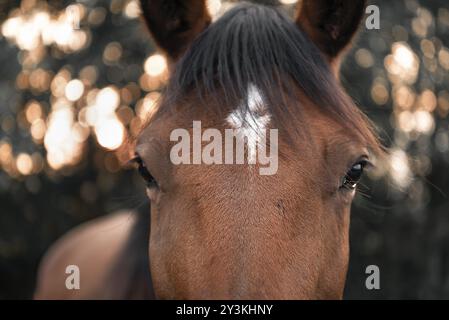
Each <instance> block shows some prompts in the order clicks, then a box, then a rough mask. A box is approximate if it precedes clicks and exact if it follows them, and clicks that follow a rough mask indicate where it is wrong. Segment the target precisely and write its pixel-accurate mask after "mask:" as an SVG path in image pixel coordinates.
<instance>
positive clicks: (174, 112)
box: [36, 0, 381, 299]
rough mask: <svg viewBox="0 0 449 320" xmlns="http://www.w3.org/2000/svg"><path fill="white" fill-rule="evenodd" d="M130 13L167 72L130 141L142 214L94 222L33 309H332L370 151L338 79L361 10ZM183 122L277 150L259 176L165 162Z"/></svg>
mask: <svg viewBox="0 0 449 320" xmlns="http://www.w3.org/2000/svg"><path fill="white" fill-rule="evenodd" d="M141 5H142V9H143V15H144V18H145V20H146V23H147V25H148V27H149V30H150V32H151V34H152V35H153V37H154V39H155V41H156V43H157V44H158V46H159V47H160V48H161V49H162V50H163V51H164V52H165V54H166V55H167V57H168V59H169V61H170V69H171V77H170V80H169V83H168V85H167V88H166V90H165V92H164V93H163V95H162V99H161V101H160V104H159V107H158V111H157V112H156V113H155V114H154V115H153V116H152V117H151V119H150V120H149V121H148V124H147V125H146V126H145V127H144V128H143V130H142V132H141V134H140V136H139V137H138V139H137V141H136V142H135V158H134V159H133V161H134V162H135V163H136V164H137V167H138V170H139V173H140V174H141V175H142V178H143V179H144V181H145V183H146V184H147V194H148V197H149V199H150V201H151V210H150V211H151V214H150V213H146V212H142V213H139V215H137V217H136V216H132V215H130V214H122V215H116V216H113V217H107V218H103V219H102V220H100V221H97V222H93V223H90V224H89V225H87V226H83V227H80V228H78V229H77V230H76V231H74V232H73V233H71V234H70V235H68V236H66V237H65V238H64V239H63V240H62V241H59V243H58V244H57V245H56V246H55V247H54V248H53V249H52V250H51V251H50V253H49V254H48V255H47V256H46V258H45V259H44V262H43V263H42V267H41V271H40V276H39V282H38V286H37V290H36V297H37V298H147V297H150V296H151V293H152V292H154V294H155V297H156V298H162V299H173V298H176V299H178V298H185V299H228V298H231V299H247V298H249V299H266V298H269V299H329V298H330V299H337V298H341V297H342V295H343V289H344V284H345V277H346V272H347V266H348V259H349V245H348V233H349V220H350V205H351V202H352V199H353V197H354V194H355V189H356V186H357V183H358V182H359V180H360V178H361V176H362V174H363V169H364V167H365V165H366V164H367V163H368V162H369V158H370V157H373V155H376V154H377V153H378V152H381V148H380V145H379V143H378V139H377V137H376V135H375V134H374V133H373V130H372V128H371V125H370V123H369V121H367V119H366V118H365V117H364V115H363V114H362V113H361V112H360V111H359V109H358V108H357V107H356V106H355V105H354V104H353V103H352V101H351V100H350V99H349V98H348V97H347V95H345V93H344V92H343V90H342V88H341V87H340V85H339V83H338V80H337V79H338V72H339V65H340V62H341V59H342V53H343V52H344V51H345V50H346V49H347V48H348V46H349V43H350V42H351V40H352V38H353V36H354V34H355V32H356V30H357V28H358V26H359V24H360V21H361V19H362V17H363V15H364V9H365V1H362V0H354V1H340V0H303V1H302V2H301V4H300V6H299V10H298V15H297V17H296V19H295V20H294V21H292V20H291V19H289V18H288V17H287V16H286V15H284V14H283V13H282V12H281V11H279V10H278V9H276V8H273V7H267V6H262V5H255V4H241V5H238V6H237V7H235V8H233V9H232V10H230V11H228V12H227V13H226V14H224V15H223V16H222V17H221V18H219V19H218V20H217V21H216V22H214V23H212V22H211V18H210V16H209V14H208V11H207V6H206V4H205V1H201V0H177V1H175V0H165V1H163V0H152V1H141ZM194 121H201V124H202V127H203V128H214V129H215V130H216V131H214V132H218V133H223V135H225V130H226V129H229V128H231V127H234V128H235V127H237V129H242V128H244V129H245V130H247V131H248V132H250V134H249V135H248V136H247V137H246V139H247V140H245V141H246V142H247V145H246V147H245V149H244V150H245V155H248V154H249V153H250V152H251V150H250V148H249V141H250V140H251V139H252V137H253V136H251V135H252V134H255V135H258V134H259V133H260V130H257V129H258V128H254V127H260V126H262V127H263V129H276V130H277V132H278V137H279V139H278V141H277V142H273V141H272V140H270V142H269V146H267V149H266V151H267V150H268V149H269V150H276V151H277V150H278V157H277V166H276V170H275V171H274V172H272V173H271V174H267V175H264V174H261V173H260V172H261V171H260V170H255V169H260V168H261V167H263V164H262V163H261V162H260V160H257V161H256V162H255V163H254V162H253V163H249V161H248V163H244V164H227V163H226V164H224V163H221V162H218V163H216V164H207V163H197V164H193V165H189V164H176V163H174V162H173V159H172V158H171V156H170V155H171V150H172V148H173V147H174V146H175V141H174V140H173V139H172V136H171V135H172V133H173V132H174V131H175V130H177V129H184V130H185V131H186V132H188V133H189V134H190V133H192V134H193V131H194ZM259 129H260V128H259ZM234 138H235V137H234ZM189 144H190V143H189ZM193 144H194V143H193ZM203 145H206V141H202V142H200V146H203ZM219 146H222V143H221V142H220V143H219ZM223 146H224V147H226V145H224V144H223ZM232 148H233V149H231V151H236V150H237V149H236V148H237V147H235V146H233V147H232ZM214 152H217V151H214ZM216 155H217V154H215V153H214V155H213V156H216ZM190 156H191V155H190V154H187V158H188V159H190ZM193 157H194V158H195V154H193ZM130 217H131V218H130ZM149 220H151V223H150V221H149ZM133 225H134V226H133ZM149 229H150V230H149ZM148 242H149V245H148ZM148 262H149V263H148ZM69 264H75V265H78V266H79V268H80V270H81V288H80V289H79V290H72V291H70V290H67V289H66V288H65V286H64V283H65V277H66V276H67V275H66V274H65V273H64V270H65V267H66V266H67V265H69ZM150 270H151V277H150ZM151 280H152V282H153V283H152V287H153V288H150V282H151Z"/></svg>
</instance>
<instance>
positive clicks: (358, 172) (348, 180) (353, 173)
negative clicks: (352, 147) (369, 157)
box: [340, 160, 367, 190]
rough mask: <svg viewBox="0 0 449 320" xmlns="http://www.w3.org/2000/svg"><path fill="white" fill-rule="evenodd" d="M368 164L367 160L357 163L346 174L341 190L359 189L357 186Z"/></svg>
mask: <svg viewBox="0 0 449 320" xmlns="http://www.w3.org/2000/svg"><path fill="white" fill-rule="evenodd" d="M366 164H367V161H366V160H361V161H359V162H357V163H355V164H354V165H353V166H352V167H351V168H350V169H349V170H348V172H346V174H345V176H344V177H343V179H342V183H341V186H340V188H344V189H347V190H354V189H355V188H356V187H357V184H358V183H359V182H360V179H362V176H363V169H364V168H365V166H366Z"/></svg>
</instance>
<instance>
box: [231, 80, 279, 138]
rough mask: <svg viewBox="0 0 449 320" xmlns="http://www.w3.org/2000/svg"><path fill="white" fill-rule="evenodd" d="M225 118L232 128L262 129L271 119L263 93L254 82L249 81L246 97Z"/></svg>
mask: <svg viewBox="0 0 449 320" xmlns="http://www.w3.org/2000/svg"><path fill="white" fill-rule="evenodd" d="M242 104H243V105H238V106H237V107H236V108H235V109H234V110H233V111H231V113H230V114H229V115H228V116H227V118H226V123H227V124H228V125H230V126H231V128H234V129H241V128H244V129H249V130H255V131H257V130H263V129H265V128H266V127H267V126H268V124H269V123H270V120H271V114H270V113H269V110H268V107H267V103H266V101H265V99H264V94H263V92H261V90H260V89H259V87H257V86H256V85H255V84H254V83H249V84H248V88H247V92H246V97H245V99H244V101H243V102H242Z"/></svg>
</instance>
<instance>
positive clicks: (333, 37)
mask: <svg viewBox="0 0 449 320" xmlns="http://www.w3.org/2000/svg"><path fill="white" fill-rule="evenodd" d="M365 5H366V0H351V1H348V0H302V2H301V4H300V5H299V11H298V15H297V18H296V22H297V24H298V25H299V27H301V29H302V30H303V31H305V32H306V33H307V34H308V36H309V37H310V38H311V40H312V41H313V42H314V43H315V45H317V46H318V48H319V49H320V50H321V51H322V52H323V53H324V54H325V56H326V57H327V58H328V60H329V62H331V63H335V60H337V58H338V57H339V56H340V54H341V53H342V52H343V51H344V49H345V48H346V47H347V46H348V45H349V43H350V41H351V39H352V38H353V36H354V34H355V33H356V31H357V29H358V27H359V24H360V21H361V19H362V17H363V15H364V11H365Z"/></svg>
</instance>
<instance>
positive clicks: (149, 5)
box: [140, 0, 211, 60]
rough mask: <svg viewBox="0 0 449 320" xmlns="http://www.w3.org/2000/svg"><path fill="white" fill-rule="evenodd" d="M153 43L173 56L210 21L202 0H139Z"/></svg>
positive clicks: (176, 56) (204, 2)
mask: <svg viewBox="0 0 449 320" xmlns="http://www.w3.org/2000/svg"><path fill="white" fill-rule="evenodd" d="M140 5H141V8H142V13H143V17H144V19H145V21H146V24H147V26H148V29H149V30H150V32H151V34H152V36H153V38H154V40H155V41H156V44H157V45H158V46H159V47H160V48H161V49H162V50H164V51H165V53H166V54H167V55H168V57H169V58H171V59H172V60H176V59H177V58H179V57H180V56H181V55H182V54H183V53H184V51H185V50H186V49H187V48H188V46H189V45H190V43H191V42H192V41H193V40H194V39H195V37H196V36H198V35H199V34H200V33H201V32H202V31H203V30H204V29H206V28H207V26H208V25H209V24H210V22H211V17H210V15H209V13H208V10H207V5H206V0H140Z"/></svg>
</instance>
